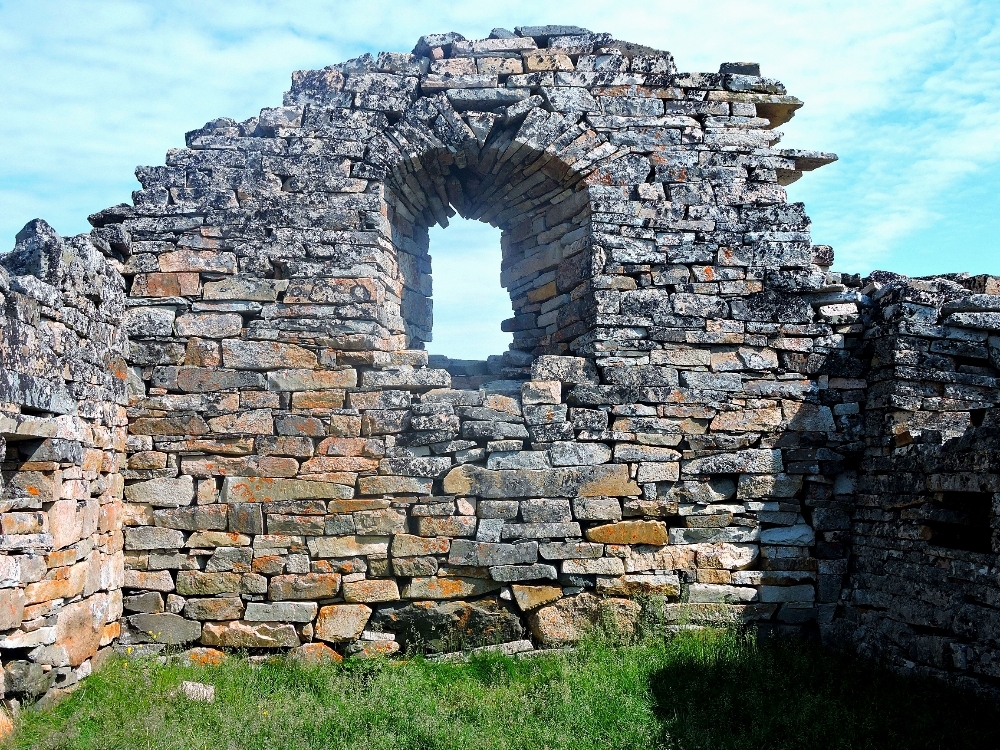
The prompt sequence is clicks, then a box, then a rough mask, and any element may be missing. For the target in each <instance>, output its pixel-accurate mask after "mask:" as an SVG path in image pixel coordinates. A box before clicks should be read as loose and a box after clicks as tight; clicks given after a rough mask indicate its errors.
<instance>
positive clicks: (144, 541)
mask: <svg viewBox="0 0 1000 750" xmlns="http://www.w3.org/2000/svg"><path fill="white" fill-rule="evenodd" d="M182 544H184V534H183V533H181V532H180V531H177V530H175V529H162V528H157V527H154V526H138V527H133V528H128V529H126V530H125V549H127V550H147V549H180V547H181V545H182Z"/></svg>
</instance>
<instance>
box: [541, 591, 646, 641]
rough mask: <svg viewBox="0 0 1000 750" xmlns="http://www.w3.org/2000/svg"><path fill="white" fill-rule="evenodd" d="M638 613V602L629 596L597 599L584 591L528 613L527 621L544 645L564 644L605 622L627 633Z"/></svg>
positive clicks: (581, 636)
mask: <svg viewBox="0 0 1000 750" xmlns="http://www.w3.org/2000/svg"><path fill="white" fill-rule="evenodd" d="M639 615H640V607H639V605H638V604H637V603H636V602H634V601H631V600H629V599H600V598H598V597H596V596H594V595H593V594H587V593H583V594H577V595H576V596H572V597H567V598H565V599H560V600H559V601H557V602H556V603H555V604H550V605H548V606H544V607H542V608H540V609H537V610H535V611H534V612H531V613H530V614H529V616H528V623H529V625H530V626H531V632H532V635H534V636H535V638H537V639H538V640H539V641H541V642H542V643H543V644H544V645H546V646H550V647H551V646H566V645H571V644H573V643H576V642H577V641H579V640H580V639H581V638H583V637H584V636H585V635H586V634H587V633H589V632H590V631H591V630H593V629H594V628H595V627H596V626H598V625H599V624H602V625H603V624H604V623H610V624H611V626H612V627H615V628H617V629H618V630H619V631H620V632H622V633H625V634H629V633H631V632H633V631H634V629H635V624H636V622H637V621H638V619H639Z"/></svg>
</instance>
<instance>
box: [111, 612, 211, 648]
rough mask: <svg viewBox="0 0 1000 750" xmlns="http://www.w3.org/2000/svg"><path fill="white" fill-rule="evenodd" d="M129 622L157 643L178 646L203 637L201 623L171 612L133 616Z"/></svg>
mask: <svg viewBox="0 0 1000 750" xmlns="http://www.w3.org/2000/svg"><path fill="white" fill-rule="evenodd" d="M128 620H129V624H130V625H131V626H132V627H133V628H135V629H136V630H138V631H139V632H141V633H144V634H145V636H146V637H147V638H149V639H150V640H151V641H154V642H155V643H166V644H167V645H168V646H177V645H180V644H183V643H190V642H191V641H196V640H198V639H199V638H200V637H201V623H197V622H192V621H191V620H186V619H184V618H183V617H181V616H179V615H174V614H170V613H169V612H161V613H159V614H141V615H132V616H131V617H129V618H128ZM95 650H96V649H95Z"/></svg>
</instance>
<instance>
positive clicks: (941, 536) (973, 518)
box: [925, 492, 993, 553]
mask: <svg viewBox="0 0 1000 750" xmlns="http://www.w3.org/2000/svg"><path fill="white" fill-rule="evenodd" d="M932 507H933V511H932V513H931V514H930V518H928V519H927V520H926V521H925V523H926V525H927V526H928V528H930V530H931V539H930V542H931V544H935V545H937V546H938V547H945V548H947V549H955V550H963V551H965V552H980V553H991V552H992V551H993V544H992V539H993V529H992V528H991V527H990V516H991V515H992V513H993V495H992V493H989V492H944V493H942V495H941V499H940V500H939V501H938V502H936V503H934V505H933V506H932Z"/></svg>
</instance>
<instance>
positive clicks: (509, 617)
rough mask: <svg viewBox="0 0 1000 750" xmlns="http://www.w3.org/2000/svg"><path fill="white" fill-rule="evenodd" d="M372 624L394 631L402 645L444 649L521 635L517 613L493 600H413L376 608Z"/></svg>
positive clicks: (457, 648) (443, 651)
mask: <svg viewBox="0 0 1000 750" xmlns="http://www.w3.org/2000/svg"><path fill="white" fill-rule="evenodd" d="M371 622H372V624H373V625H377V626H379V627H380V628H382V629H383V630H386V631H389V632H392V633H395V634H396V638H397V639H398V640H399V642H400V645H401V646H402V647H403V648H408V647H413V648H417V649H426V650H427V651H429V652H431V653H445V652H449V651H458V650H461V649H464V648H476V647H478V646H488V645H492V644H495V643H507V642H510V641H514V640H517V639H518V638H520V637H521V636H522V635H523V633H524V629H523V627H522V626H521V622H520V619H519V618H518V617H517V615H516V614H514V613H513V612H510V611H509V610H507V609H505V608H503V607H501V606H498V605H497V604H495V603H493V602H488V601H482V602H447V603H443V604H438V603H435V602H415V603H413V604H405V605H395V606H389V607H382V608H379V609H378V611H376V612H375V614H374V615H373V616H372V620H371Z"/></svg>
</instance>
